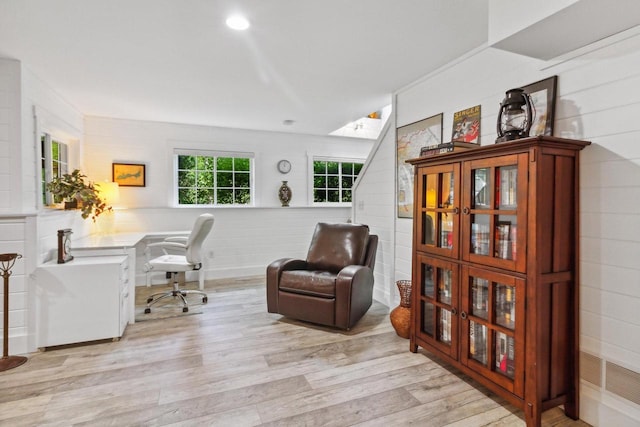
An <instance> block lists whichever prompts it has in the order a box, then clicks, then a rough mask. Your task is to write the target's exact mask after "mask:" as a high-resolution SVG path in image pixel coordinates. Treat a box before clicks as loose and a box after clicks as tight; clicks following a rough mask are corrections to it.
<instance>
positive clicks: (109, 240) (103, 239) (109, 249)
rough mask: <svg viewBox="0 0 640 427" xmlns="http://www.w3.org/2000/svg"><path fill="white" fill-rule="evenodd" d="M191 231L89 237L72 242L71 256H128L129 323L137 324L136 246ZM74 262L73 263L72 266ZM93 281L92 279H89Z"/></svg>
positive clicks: (201, 281) (202, 282) (202, 277)
mask: <svg viewBox="0 0 640 427" xmlns="http://www.w3.org/2000/svg"><path fill="white" fill-rule="evenodd" d="M189 233H190V231H158V232H140V233H115V234H107V235H89V236H86V237H83V238H80V239H72V240H71V251H70V252H71V255H73V256H74V257H78V258H80V257H102V256H106V255H126V256H127V257H128V259H129V270H128V272H129V281H128V283H129V295H130V297H129V302H128V304H129V316H128V317H129V323H134V322H135V318H136V316H135V310H136V301H135V300H136V299H135V295H136V293H135V288H136V272H137V268H136V258H137V255H136V245H138V244H139V243H141V242H143V241H145V240H162V239H164V238H167V237H175V236H188V235H189ZM73 262H74V261H71V262H70V263H69V265H71V264H72V263H73ZM203 272H204V270H200V274H199V281H200V289H202V288H203V284H204V274H203ZM87 279H88V280H91V279H90V278H87Z"/></svg>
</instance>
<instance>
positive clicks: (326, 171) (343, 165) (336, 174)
mask: <svg viewBox="0 0 640 427" xmlns="http://www.w3.org/2000/svg"><path fill="white" fill-rule="evenodd" d="M362 165H363V162H362V161H358V160H342V159H323V158H319V157H315V158H314V159H313V202H314V203H351V200H352V198H351V188H352V187H353V184H354V183H355V181H356V178H357V177H358V174H359V173H360V170H361V169H362Z"/></svg>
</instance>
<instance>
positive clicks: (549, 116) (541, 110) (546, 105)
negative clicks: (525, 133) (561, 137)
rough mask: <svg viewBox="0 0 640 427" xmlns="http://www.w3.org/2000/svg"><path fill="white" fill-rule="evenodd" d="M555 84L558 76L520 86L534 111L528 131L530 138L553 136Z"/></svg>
mask: <svg viewBox="0 0 640 427" xmlns="http://www.w3.org/2000/svg"><path fill="white" fill-rule="evenodd" d="M557 84H558V76H551V77H549V78H547V79H544V80H540V81H538V82H535V83H531V84H530V85H527V86H522V89H524V91H525V93H527V94H528V95H529V96H530V97H531V103H532V104H533V110H534V117H533V124H532V125H531V130H530V131H529V135H530V136H538V135H547V136H553V120H554V116H555V111H556V86H557Z"/></svg>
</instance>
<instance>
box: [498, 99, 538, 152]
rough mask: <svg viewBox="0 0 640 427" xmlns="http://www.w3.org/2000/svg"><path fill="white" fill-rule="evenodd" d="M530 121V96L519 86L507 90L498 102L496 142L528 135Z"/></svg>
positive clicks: (531, 118)
mask: <svg viewBox="0 0 640 427" xmlns="http://www.w3.org/2000/svg"><path fill="white" fill-rule="evenodd" d="M523 107H524V108H523ZM532 122H533V107H532V105H531V97H529V95H527V94H526V93H525V91H524V90H523V89H520V88H517V89H511V90H508V91H507V92H506V96H505V98H504V100H503V101H502V102H501V103H500V112H499V113H498V138H497V139H496V143H498V142H505V141H513V140H514V139H520V138H526V137H528V136H529V131H530V130H531V124H532Z"/></svg>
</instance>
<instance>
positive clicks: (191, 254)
mask: <svg viewBox="0 0 640 427" xmlns="http://www.w3.org/2000/svg"><path fill="white" fill-rule="evenodd" d="M213 220H214V218H213V215H211V214H202V215H200V216H199V217H198V218H197V219H196V222H195V224H194V225H193V230H191V234H189V237H169V238H167V239H165V240H164V241H162V242H157V243H150V244H148V245H147V247H146V248H145V251H144V252H145V256H146V257H147V262H146V263H145V266H144V270H145V272H147V273H148V272H151V271H164V272H166V273H167V276H168V275H169V274H171V278H172V279H173V290H170V291H166V292H158V293H155V294H153V295H151V296H150V297H149V298H147V308H145V310H144V312H145V313H151V306H152V305H153V304H155V303H157V302H158V301H161V300H163V299H165V298H169V297H180V299H181V300H182V305H183V306H182V311H183V312H185V313H186V312H188V311H189V304H188V303H187V299H186V298H185V297H186V296H187V295H188V294H198V295H201V296H202V302H203V303H206V302H207V300H208V298H207V294H206V293H204V292H202V291H201V290H194V291H191V290H184V289H180V288H179V287H178V273H186V272H187V271H196V270H200V268H202V243H203V242H204V239H205V238H206V237H207V235H208V234H209V232H210V231H211V228H213ZM152 248H161V249H162V251H163V252H164V255H162V256H159V257H157V258H153V259H151V249H152ZM168 250H178V251H180V252H183V253H184V255H174V254H170V253H168ZM201 289H202V287H201Z"/></svg>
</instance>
